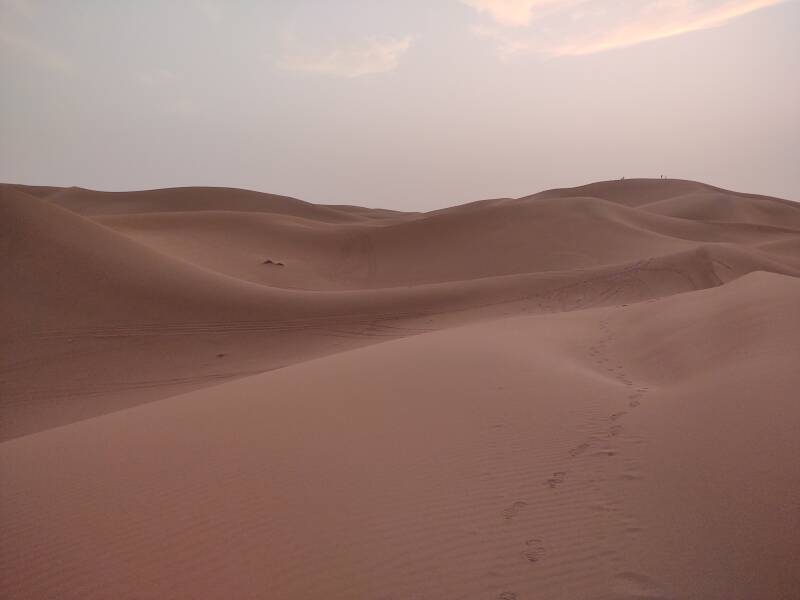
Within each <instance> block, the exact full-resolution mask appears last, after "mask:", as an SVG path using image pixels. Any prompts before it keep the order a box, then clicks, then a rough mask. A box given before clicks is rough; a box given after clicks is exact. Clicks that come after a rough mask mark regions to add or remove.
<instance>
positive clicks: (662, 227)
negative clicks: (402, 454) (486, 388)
mask: <svg viewBox="0 0 800 600" xmlns="http://www.w3.org/2000/svg"><path fill="white" fill-rule="evenodd" d="M628 183H629V182H627V181H626V182H624V184H623V183H622V182H608V183H605V184H595V187H597V186H600V188H602V189H601V191H602V190H605V192H607V193H606V195H609V194H610V193H611V192H610V191H613V190H614V186H617V187H619V186H621V185H625V186H627V185H628ZM649 185H650V188H655V189H656V191H655V192H653V193H652V196H653V197H654V198H659V197H661V195H663V194H662V189H661V188H662V187H664V186H665V185H667V186H669V185H671V183H670V184H665V183H664V182H663V181H654V182H653V181H651V182H650V184H649ZM636 186H637V187H636V188H635V189H637V190H639V193H645V192H646V191H647V189H650V188H648V187H647V186H646V185H645V184H644V183H641V182H640V183H637V184H636ZM687 186H688V187H693V188H696V187H703V185H702V184H695V183H691V182H682V183H680V186H679V189H676V190H674V193H683V192H685V191H686V190H685V189H684V188H686V187H687ZM588 187H589V188H592V186H588ZM706 187H707V186H706ZM23 190H24V191H23ZM579 192H580V194H583V193H586V189H580V190H578V191H576V192H574V193H575V196H576V197H569V196H568V195H564V197H558V198H556V197H551V196H548V194H544V195H542V196H541V197H536V196H534V197H530V198H526V199H520V200H511V199H497V200H490V201H485V202H478V203H472V204H470V205H466V206H464V207H453V208H450V209H446V210H443V211H435V212H433V213H429V214H425V215H418V214H403V213H394V212H392V211H373V210H371V209H361V208H358V207H342V208H341V209H339V208H335V207H322V208H320V207H315V206H314V205H310V204H307V203H303V202H301V201H296V200H293V199H286V198H281V197H273V196H270V195H264V194H257V193H254V192H252V193H251V192H244V191H241V190H239V191H236V190H234V191H233V192H232V191H231V190H226V189H216V190H214V189H209V188H182V189H177V190H161V191H149V192H141V193H139V192H130V193H122V194H116V193H115V194H106V193H100V192H88V191H86V190H80V189H77V188H70V189H67V190H60V189H58V188H37V187H29V186H10V185H7V186H3V187H2V189H0V244H1V245H2V250H3V260H2V262H0V277H2V280H3V282H4V293H3V299H2V313H0V331H1V332H2V336H0V350H2V352H0V373H1V374H2V376H3V377H2V381H0V386H1V387H2V392H3V393H2V394H0V396H2V399H0V417H2V418H0V438H2V439H7V438H10V437H16V436H19V435H24V434H26V433H31V432H35V431H41V430H43V429H47V428H49V427H54V426H57V425H63V424H66V423H70V422H74V421H76V420H80V419H83V418H89V417H92V416H96V415H100V414H105V413H108V412H112V411H114V410H118V409H121V408H125V407H128V406H133V405H136V404H140V403H142V402H148V401H153V400H158V399H161V398H165V397H167V396H170V395H174V394H177V393H180V392H184V391H188V390H191V389H197V388H200V387H203V386H207V385H211V384H213V383H218V382H221V381H226V380H229V379H232V378H236V377H242V376H245V375H249V374H253V373H257V372H262V371H266V370H271V369H275V368H279V367H283V366H286V365H289V364H294V363H297V362H300V361H303V360H306V359H308V358H312V357H316V356H321V355H325V354H330V353H334V352H340V351H342V350H346V349H349V348H354V347H358V346H362V345H367V344H374V343H376V342H380V341H385V340H387V339H393V338H397V337H403V336H407V335H414V334H418V333H423V332H425V331H429V330H432V329H441V328H447V327H451V326H453V325H459V324H464V323H469V322H472V321H480V320H486V319H492V318H496V317H498V316H506V315H511V314H516V313H550V312H561V311H571V310H580V309H586V308H592V307H598V306H609V305H615V304H624V303H636V302H642V301H644V300H648V299H652V298H658V297H664V296H669V295H672V294H677V293H683V292H688V291H694V290H698V289H703V288H707V287H714V286H718V285H721V284H723V283H725V282H728V281H731V280H734V279H736V278H738V277H740V276H742V275H745V274H747V273H749V272H751V271H755V270H764V271H772V272H775V273H783V274H787V275H797V274H798V271H799V270H800V254H798V252H797V240H798V239H800V236H799V235H798V234H797V232H796V231H795V230H793V229H792V228H791V227H790V226H789V225H791V222H790V221H791V219H789V218H788V217H787V216H786V215H787V214H790V213H789V212H787V211H793V210H795V209H794V208H793V207H791V206H788V205H787V204H785V203H782V202H775V203H774V204H775V207H774V210H767V209H764V208H763V206H765V205H768V206H772V205H771V204H770V201H769V200H765V199H763V198H758V199H756V200H753V202H754V204H753V206H754V207H756V208H753V209H752V210H745V209H744V208H742V209H741V211H740V214H742V215H745V216H746V215H750V214H758V215H760V219H759V220H760V222H759V223H749V222H727V223H725V222H706V221H703V220H692V219H689V218H678V217H674V216H665V215H660V214H653V213H651V212H648V211H647V210H645V209H646V208H647V206H649V205H645V206H644V208H643V209H641V210H640V209H635V208H630V207H628V206H624V205H620V204H616V203H614V202H612V201H610V200H603V199H601V198H598V197H582V196H579V195H578V193H579ZM714 193H715V194H717V193H718V192H714ZM195 194H197V196H196V197H195ZM565 194H566V192H565ZM275 198H278V200H275ZM736 198H739V200H737V202H740V203H747V202H750V200H748V197H742V198H740V197H739V196H738V195H736ZM685 201H686V200H685V198H684V199H682V200H680V202H681V203H685ZM715 201H716V200H715ZM661 202H665V200H662V201H661ZM65 206H69V207H70V208H71V210H65V208H64V207H65ZM742 206H744V205H742ZM287 207H288V208H287ZM179 209H180V210H179ZM223 209H224V210H223ZM317 209H319V210H321V211H322V212H321V213H320V212H319V211H318V210H317ZM126 210H127V211H132V214H123V213H124V211H126ZM331 210H334V211H336V210H341V211H343V213H349V214H351V216H352V215H357V218H355V217H354V218H353V219H350V220H348V221H347V222H331V220H330V219H332V218H333V217H331V215H330V213H329V211H331ZM75 211H78V212H83V213H84V214H83V215H81V214H77V213H76V212H75ZM148 211H150V212H148ZM754 211H755V212H754ZM365 214H366V215H369V216H364V215H365ZM329 217H330V219H329ZM326 219H327V220H326ZM268 260H271V261H273V262H272V263H268V262H266V261H268ZM277 262H279V263H283V264H282V265H278V264H275V263H277ZM265 263H266V264H265Z"/></svg>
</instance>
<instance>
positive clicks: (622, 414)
mask: <svg viewBox="0 0 800 600" xmlns="http://www.w3.org/2000/svg"><path fill="white" fill-rule="evenodd" d="M626 414H627V413H626V412H625V411H624V410H622V411H620V412H616V413H614V414H613V415H611V416H610V417H608V418H609V419H611V420H612V421H616V420H617V419H619V418H620V417H622V416H624V415H626Z"/></svg>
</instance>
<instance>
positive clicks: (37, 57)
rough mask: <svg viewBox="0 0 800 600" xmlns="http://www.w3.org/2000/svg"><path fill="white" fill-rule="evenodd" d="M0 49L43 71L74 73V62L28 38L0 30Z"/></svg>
mask: <svg viewBox="0 0 800 600" xmlns="http://www.w3.org/2000/svg"><path fill="white" fill-rule="evenodd" d="M0 47H4V48H6V49H7V50H8V51H9V52H10V53H11V54H14V55H16V56H19V57H21V58H23V59H24V60H27V61H28V62H30V63H33V64H34V65H36V66H37V67H40V68H42V69H45V70H48V71H55V72H59V73H68V72H70V71H72V62H71V61H70V60H69V59H68V58H67V57H66V56H64V55H63V54H61V53H60V52H57V51H56V50H53V49H51V48H48V47H47V46H45V45H44V44H41V43H40V42H38V41H36V40H34V39H33V38H30V37H28V36H24V35H21V34H16V33H12V32H10V31H4V30H0Z"/></svg>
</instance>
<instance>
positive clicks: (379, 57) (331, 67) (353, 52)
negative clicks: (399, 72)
mask: <svg viewBox="0 0 800 600" xmlns="http://www.w3.org/2000/svg"><path fill="white" fill-rule="evenodd" d="M410 47H411V37H410V36H409V37H404V38H400V39H396V38H380V39H379V38H367V39H365V40H363V41H361V42H358V43H353V44H349V45H346V46H342V47H338V48H333V49H327V50H323V51H319V50H301V51H299V52H292V53H287V54H284V55H283V56H282V57H281V58H280V59H279V61H278V66H279V67H280V68H282V69H284V70H287V71H298V72H304V73H317V74H320V75H330V76H335V77H361V76H363V75H372V74H375V73H385V72H387V71H393V70H395V69H396V68H397V67H398V66H399V64H400V59H401V58H402V56H403V55H404V54H405V53H406V52H407V51H408V49H409V48H410Z"/></svg>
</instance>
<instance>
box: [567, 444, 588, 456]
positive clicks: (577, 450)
mask: <svg viewBox="0 0 800 600" xmlns="http://www.w3.org/2000/svg"><path fill="white" fill-rule="evenodd" d="M590 445H591V444H589V443H587V442H584V443H583V444H581V445H580V446H575V447H574V448H573V449H572V450H570V451H569V455H570V456H571V457H572V458H575V457H576V456H580V455H581V454H583V453H584V452H586V451H587V450H588V449H589V446H590Z"/></svg>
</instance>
